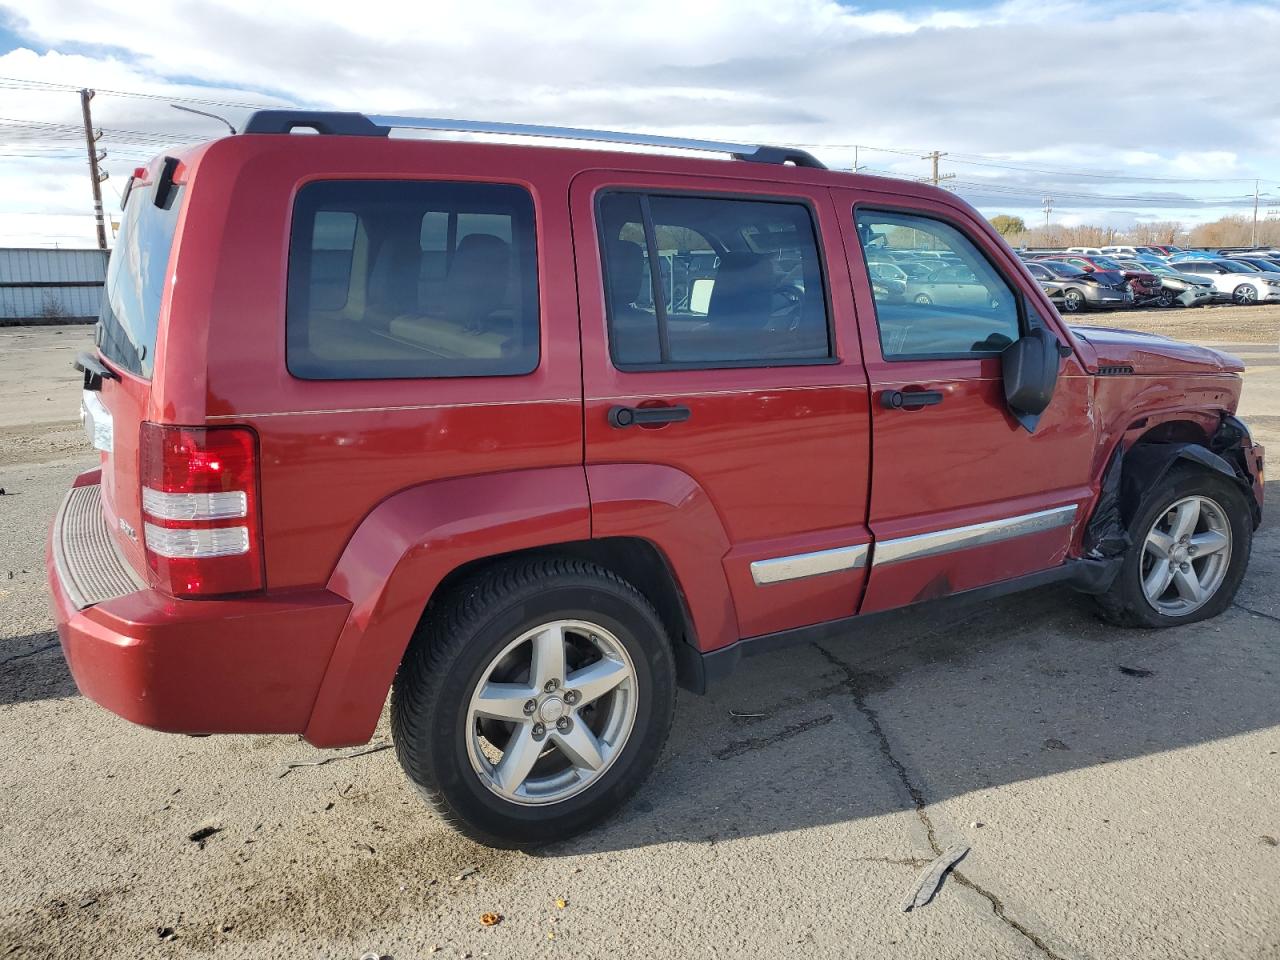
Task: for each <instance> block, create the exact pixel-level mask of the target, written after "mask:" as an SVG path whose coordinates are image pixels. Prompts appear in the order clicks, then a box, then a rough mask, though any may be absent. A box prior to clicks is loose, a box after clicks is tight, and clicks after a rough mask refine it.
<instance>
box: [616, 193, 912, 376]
mask: <svg viewBox="0 0 1280 960" xmlns="http://www.w3.org/2000/svg"><path fill="white" fill-rule="evenodd" d="M599 229H600V237H601V246H602V250H601V253H602V260H603V263H604V274H605V276H604V281H605V303H606V306H607V309H608V315H609V343H610V350H611V352H612V355H613V359H614V362H615V363H616V364H618V365H619V366H621V367H626V366H629V365H630V366H635V365H645V366H654V365H657V366H665V365H672V366H676V365H680V366H716V365H735V364H752V363H788V362H791V363H802V362H805V361H813V360H825V359H827V358H829V357H830V356H831V342H830V334H829V329H828V318H827V298H826V290H825V288H824V286H823V271H822V265H821V259H820V257H821V255H820V253H819V250H818V244H817V238H816V235H815V230H814V225H813V219H812V217H811V215H810V212H809V209H808V207H806V206H805V205H804V204H800V203H787V202H773V201H756V200H738V199H732V200H731V199H713V198H709V197H665V196H646V195H642V194H635V193H612V194H606V195H604V196H603V197H602V198H601V200H600V204H599ZM655 264H656V266H655ZM899 272H900V271H899Z"/></svg>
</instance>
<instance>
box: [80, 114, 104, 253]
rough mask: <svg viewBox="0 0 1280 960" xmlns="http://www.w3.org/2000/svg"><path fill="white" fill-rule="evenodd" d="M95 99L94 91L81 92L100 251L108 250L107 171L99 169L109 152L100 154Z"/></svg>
mask: <svg viewBox="0 0 1280 960" xmlns="http://www.w3.org/2000/svg"><path fill="white" fill-rule="evenodd" d="M92 99H93V91H92V90H81V91H80V112H81V113H82V114H83V115H84V144H85V148H86V149H87V150H88V151H89V178H90V179H91V180H92V181H93V218H94V220H95V221H96V223H97V227H98V249H100V250H105V249H107V224H106V219H105V218H104V217H103V215H102V181H103V180H105V179H107V174H106V172H105V171H100V170H99V169H98V162H99V161H101V160H104V159H106V156H107V152H106V151H105V150H103V151H102V152H101V153H99V152H98V138H99V137H101V136H102V131H101V130H99V131H97V132H96V133H95V132H94V129H93V114H92V113H90V111H89V101H90V100H92Z"/></svg>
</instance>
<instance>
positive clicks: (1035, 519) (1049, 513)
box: [871, 503, 1077, 567]
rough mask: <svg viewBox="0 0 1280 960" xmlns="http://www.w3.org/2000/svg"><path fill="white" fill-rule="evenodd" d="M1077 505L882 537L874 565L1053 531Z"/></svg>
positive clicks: (1067, 519)
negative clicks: (914, 533) (905, 535)
mask: <svg viewBox="0 0 1280 960" xmlns="http://www.w3.org/2000/svg"><path fill="white" fill-rule="evenodd" d="M1076 510H1077V507H1076V505H1075V504H1074V503H1073V504H1069V505H1068V506H1065V507H1053V508H1052V509H1049V510H1039V511H1037V512H1036V513H1024V514H1022V515H1021V516H1017V517H1006V518H1004V519H1002V520H988V521H987V522H985V523H973V524H969V525H968V526H965V527H952V528H951V529H948V530H935V531H933V532H932V533H918V534H916V535H915V536H912V537H899V538H898V539H896V540H883V541H880V542H879V543H877V544H876V548H875V554H874V556H873V557H872V560H871V565H872V566H873V567H881V566H885V565H886V564H890V563H901V562H902V561H904V560H918V559H920V558H921V557H933V556H937V555H938V554H940V553H950V552H951V551H953V550H964V549H967V548H969V547H981V546H984V545H986V544H989V543H1000V542H1001V541H1002V540H1012V539H1014V538H1015V537H1023V536H1026V535H1027V534H1030V533H1039V532H1041V531H1042V530H1053V529H1055V528H1057V527H1066V526H1070V525H1071V523H1072V521H1074V520H1075V516H1076Z"/></svg>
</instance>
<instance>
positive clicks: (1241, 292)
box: [1232, 283, 1258, 304]
mask: <svg viewBox="0 0 1280 960" xmlns="http://www.w3.org/2000/svg"><path fill="white" fill-rule="evenodd" d="M1232 298H1233V299H1234V300H1235V302H1236V303H1239V304H1248V303H1254V302H1256V301H1257V299H1258V291H1257V290H1256V289H1254V287H1253V286H1252V285H1251V284H1248V283H1242V284H1240V286H1238V287H1236V289H1235V293H1234V294H1233V295H1232Z"/></svg>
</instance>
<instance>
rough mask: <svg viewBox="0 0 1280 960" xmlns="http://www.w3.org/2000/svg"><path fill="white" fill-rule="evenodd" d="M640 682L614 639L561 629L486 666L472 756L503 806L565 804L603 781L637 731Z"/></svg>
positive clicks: (575, 627) (588, 627)
mask: <svg viewBox="0 0 1280 960" xmlns="http://www.w3.org/2000/svg"><path fill="white" fill-rule="evenodd" d="M635 685H636V674H635V668H634V666H633V665H632V663H631V658H630V657H629V656H628V654H627V651H626V649H625V647H624V646H623V645H622V643H621V642H620V641H619V640H618V638H617V637H615V636H614V635H613V634H612V633H610V632H609V631H608V630H606V629H604V628H603V627H601V626H599V625H597V624H593V623H587V622H585V621H581V620H556V621H554V622H551V623H546V624H542V625H540V626H538V627H535V628H534V629H532V630H528V631H526V632H524V633H522V634H521V635H520V636H519V637H517V638H516V639H515V640H513V641H512V642H511V643H510V644H508V645H507V647H506V648H505V649H503V650H502V652H501V653H499V654H498V656H497V657H495V658H494V659H493V661H492V662H491V663H490V664H489V666H488V667H487V669H486V670H485V672H484V674H483V676H482V677H481V679H480V683H479V684H478V685H477V687H476V689H475V692H474V693H473V694H472V697H471V704H470V707H469V709H468V715H467V728H468V730H469V736H468V744H467V746H468V753H469V755H470V758H471V766H472V769H474V770H475V772H476V773H477V775H479V777H480V779H481V781H482V782H483V783H484V784H485V785H486V786H487V787H488V788H489V789H490V790H492V791H494V792H495V793H497V794H498V795H499V796H501V797H503V798H504V799H506V800H510V801H512V802H514V803H521V804H547V803H557V802H559V801H561V800H567V799H568V798H569V797H571V796H574V795H575V794H577V793H580V792H581V791H582V790H584V789H585V788H586V787H587V786H588V785H590V784H591V783H592V781H594V780H595V779H596V778H597V777H599V776H600V775H601V774H602V773H603V772H604V771H605V770H606V769H608V767H609V765H610V763H612V761H613V759H614V758H615V757H616V756H617V755H618V753H619V752H620V751H621V749H622V747H623V745H624V744H625V743H626V740H627V737H628V736H629V735H630V733H631V730H632V727H633V726H634V725H635V714H636V689H635Z"/></svg>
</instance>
